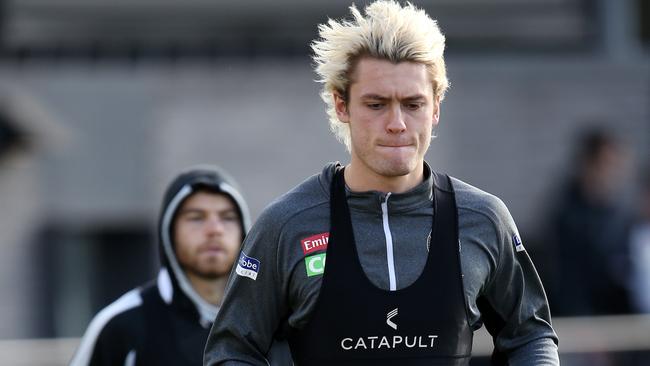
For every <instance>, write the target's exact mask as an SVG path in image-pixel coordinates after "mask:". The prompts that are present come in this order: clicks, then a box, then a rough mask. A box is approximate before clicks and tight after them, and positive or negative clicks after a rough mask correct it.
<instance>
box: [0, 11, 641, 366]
mask: <svg viewBox="0 0 650 366" xmlns="http://www.w3.org/2000/svg"><path fill="white" fill-rule="evenodd" d="M414 3H415V4H416V5H418V6H420V7H422V8H424V9H426V10H427V12H428V13H429V14H430V15H431V16H432V17H433V18H436V19H438V21H439V24H440V26H441V28H442V30H443V32H444V33H445V35H446V37H447V53H446V55H447V57H446V58H447V66H448V73H449V79H450V81H451V89H450V90H449V93H448V94H447V98H446V99H445V101H444V102H443V104H442V116H441V123H440V127H439V130H438V136H439V137H438V138H437V139H435V140H434V142H433V143H432V147H431V149H430V151H429V153H428V154H427V161H429V163H430V164H431V165H432V166H433V167H434V169H437V170H440V171H443V172H447V173H449V174H451V175H454V176H456V177H458V178H460V179H463V180H465V181H467V182H469V183H471V184H473V185H476V186H478V187H480V188H482V189H484V190H486V191H488V192H491V193H493V194H496V195H498V196H499V197H500V198H502V199H503V201H504V202H505V203H506V205H507V206H508V207H509V209H510V211H511V213H512V215H513V216H514V218H515V220H516V222H517V224H518V227H519V230H520V232H521V234H522V237H523V241H524V245H525V246H526V248H527V250H528V252H529V254H530V255H531V257H533V260H534V261H535V263H536V266H537V268H538V271H539V272H540V275H541V277H542V279H543V281H544V283H545V286H546V289H547V293H548V296H549V300H550V304H551V310H552V312H553V314H554V315H555V317H554V324H555V325H556V327H557V329H558V332H559V333H560V337H561V343H560V351H561V352H562V354H561V358H562V361H563V364H567V365H583V364H589V365H591V366H597V365H635V364H636V365H642V364H643V365H647V364H649V363H650V354H649V351H650V336H648V334H650V320H648V317H647V316H644V315H640V314H648V313H650V273H649V272H650V1H648V0H431V1H414ZM363 4H364V2H361V1H358V2H357V5H358V6H359V7H362V6H363ZM349 5H350V0H345V1H343V0H316V1H314V0H312V1H304V2H302V1H289V0H276V1H273V2H268V1H253V0H249V1H244V0H242V1H218V0H185V1H182V2H179V1H172V0H128V1H127V0H111V1H108V0H13V1H10V0H3V1H0V250H1V253H2V254H1V255H0V291H1V293H2V295H1V296H0V360H2V364H7V365H10V364H20V365H23V364H24V365H28V364H34V365H45V364H51V365H60V364H65V363H67V361H68V360H69V358H70V357H71V355H72V352H73V351H74V348H75V347H76V345H77V342H78V338H77V337H79V336H81V335H82V333H83V331H84V330H85V328H86V326H87V324H88V322H89V320H90V319H91V318H92V316H93V315H94V314H95V313H96V312H97V311H98V310H99V309H101V308H102V307H104V306H105V305H107V304H109V303H110V302H112V301H113V300H114V299H116V298H117V297H118V296H119V295H120V294H122V293H123V292H125V291H127V290H128V289H130V288H132V287H134V286H136V285H139V284H141V283H143V282H145V281H147V280H148V279H150V278H152V277H153V274H154V273H155V272H156V271H157V266H158V254H157V237H156V231H155V225H156V219H157V215H158V209H159V204H160V201H161V199H162V193H163V189H164V188H165V186H166V184H167V183H168V182H169V180H170V179H171V178H172V177H173V176H174V175H175V174H176V173H177V172H178V171H179V170H180V169H183V168H185V167H188V166H190V165H194V164H197V163H212V164H217V165H220V166H222V167H223V168H225V169H226V170H228V171H229V172H230V173H232V175H233V176H235V178H236V179H237V180H238V181H239V183H240V185H241V187H242V190H243V192H244V194H245V196H246V198H247V199H248V202H249V205H250V207H251V209H252V213H253V217H257V215H258V214H259V213H260V211H261V210H262V209H263V208H264V206H266V205H267V204H268V203H269V202H270V201H271V200H272V199H273V198H275V197H276V196H278V195H280V194H282V193H284V192H285V191H287V190H289V189H290V188H291V187H293V186H295V185H296V184H298V183H300V182H301V181H302V180H303V179H304V178H306V177H307V176H309V175H311V174H314V173H317V172H319V171H320V169H321V168H322V166H323V165H324V164H325V163H327V162H328V161H334V160H340V161H342V162H346V161H347V156H348V155H347V153H346V152H345V149H344V147H343V146H342V145H340V144H339V143H338V142H337V141H336V140H335V138H334V137H333V135H331V134H330V133H329V131H328V124H327V120H326V115H325V107H324V103H323V102H322V101H321V100H320V98H319V96H318V92H319V85H317V83H315V82H314V79H315V78H316V76H315V74H314V73H313V72H312V70H311V60H310V58H309V55H310V50H309V43H310V41H311V40H312V39H314V38H315V37H316V36H317V34H316V32H317V28H316V25H317V24H319V23H323V22H325V21H326V20H327V18H328V17H332V18H335V17H340V16H343V15H345V14H346V13H347V6H349ZM617 332H618V333H617ZM621 337H622V338H621ZM621 339H623V340H622V341H621ZM479 348H480V347H479ZM479 353H480V352H479ZM39 357H40V358H39ZM480 362H481V359H478V360H477V363H476V364H479V363H480Z"/></svg>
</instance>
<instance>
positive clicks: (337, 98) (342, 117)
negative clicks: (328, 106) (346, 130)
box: [332, 92, 350, 123]
mask: <svg viewBox="0 0 650 366" xmlns="http://www.w3.org/2000/svg"><path fill="white" fill-rule="evenodd" d="M332 97H333V98H334V109H336V116H337V117H338V118H339V121H341V122H343V123H348V122H350V113H349V112H348V104H347V103H346V101H345V99H344V98H343V97H342V96H341V94H339V93H338V92H334V93H332Z"/></svg>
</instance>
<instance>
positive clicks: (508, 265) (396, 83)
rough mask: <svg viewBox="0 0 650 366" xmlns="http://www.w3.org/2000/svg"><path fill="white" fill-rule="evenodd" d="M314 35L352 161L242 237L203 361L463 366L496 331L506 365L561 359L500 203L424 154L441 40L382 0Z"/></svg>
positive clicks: (303, 188) (428, 24) (433, 113)
mask: <svg viewBox="0 0 650 366" xmlns="http://www.w3.org/2000/svg"><path fill="white" fill-rule="evenodd" d="M351 13H352V14H351V17H350V18H349V19H346V20H344V21H337V20H329V22H328V23H327V24H323V25H321V26H320V27H319V31H320V37H321V38H320V39H318V40H316V41H315V42H313V43H312V48H313V50H314V53H315V56H314V61H315V64H316V72H317V73H318V76H319V80H320V81H321V82H323V83H324V88H323V92H322V97H323V99H324V100H325V102H326V103H327V106H328V112H329V116H330V125H331V127H332V129H333V131H334V132H335V133H336V134H337V136H338V137H339V139H340V140H341V141H343V142H344V143H345V144H346V146H347V148H348V150H349V152H350V154H351V158H350V162H349V164H347V165H346V166H343V165H341V164H337V163H331V164H328V165H326V166H325V168H324V169H323V170H322V172H321V173H320V174H317V175H314V176H312V177H310V178H308V179H307V180H306V181H305V182H303V183H302V184H300V185H298V186H297V187H296V188H294V189H293V190H291V191H290V192H288V193H287V194H285V195H283V196H282V197H280V198H279V199H277V200H276V201H274V202H273V203H272V204H271V205H270V206H269V207H267V208H266V209H265V210H264V212H263V213H262V214H261V215H260V217H259V219H258V220H257V222H256V224H255V225H254V227H253V228H252V229H251V231H250V233H249V234H248V236H247V237H246V240H245V242H244V244H243V248H242V252H241V256H240V259H239V261H238V264H237V270H236V275H233V276H232V277H231V278H230V280H229V283H228V286H227V290H226V295H225V298H224V301H223V303H222V307H221V310H220V311H219V314H218V315H217V319H216V321H215V323H214V325H213V327H212V331H211V333H210V336H209V338H208V342H207V345H206V353H205V356H204V364H205V365H266V364H267V359H266V357H265V353H266V350H267V349H268V347H269V346H270V344H271V342H272V341H273V339H274V338H277V337H278V336H280V337H286V338H287V339H288V341H289V344H290V348H291V354H292V357H293V361H294V363H295V365H298V366H303V365H309V366H326V365H339V366H341V365H343V366H345V365H350V366H351V365H354V366H360V365H361V366H362V365H373V366H377V365H379V366H381V365H467V364H468V363H469V360H470V356H471V347H472V333H473V331H474V330H476V329H478V328H480V327H481V326H482V324H485V325H486V327H487V329H488V331H489V332H490V333H491V334H492V336H493V337H494V345H495V352H494V354H493V361H494V363H496V364H508V365H559V361H558V353H557V341H558V340H557V336H556V334H555V332H554V330H553V328H552V327H551V317H550V311H549V307H548V303H547V300H546V295H545V293H544V289H543V287H542V284H541V282H540V280H539V277H538V276H537V273H536V271H535V268H534V267H533V264H532V262H531V260H530V258H529V256H528V254H527V252H526V250H525V248H524V245H523V242H522V240H521V239H520V237H519V233H518V231H517V228H516V226H515V224H514V221H513V219H512V217H511V216H510V214H509V212H508V210H507V208H506V207H505V205H504V204H503V202H502V201H501V200H499V199H498V198H497V197H495V196H493V195H490V194H488V193H486V192H483V191H481V190H479V189H478V188H475V187H473V186H471V185H469V184H467V183H464V182H462V181H460V180H458V179H455V178H450V177H448V176H446V175H444V174H441V173H438V172H435V171H433V170H432V169H431V167H430V166H429V165H428V164H427V163H426V162H425V161H424V154H425V152H426V151H427V149H428V147H429V144H430V141H431V138H432V135H433V134H432V132H433V128H434V127H435V126H436V125H437V124H438V121H439V117H440V102H441V100H442V98H443V96H444V92H445V90H446V89H447V85H448V82H447V78H446V73H445V64H444V59H443V49H444V36H443V35H442V33H441V32H440V30H439V28H438V26H437V24H436V22H435V21H434V20H432V19H431V18H430V17H429V16H428V15H427V14H426V13H425V12H424V11H422V10H419V9H417V8H415V7H414V6H413V5H411V4H406V5H405V6H401V5H400V4H398V3H397V2H395V1H376V2H373V3H371V4H370V5H368V6H367V7H366V8H365V14H361V12H359V11H358V10H357V9H356V7H354V6H352V7H351Z"/></svg>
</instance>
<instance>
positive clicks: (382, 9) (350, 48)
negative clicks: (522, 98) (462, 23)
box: [311, 0, 449, 151]
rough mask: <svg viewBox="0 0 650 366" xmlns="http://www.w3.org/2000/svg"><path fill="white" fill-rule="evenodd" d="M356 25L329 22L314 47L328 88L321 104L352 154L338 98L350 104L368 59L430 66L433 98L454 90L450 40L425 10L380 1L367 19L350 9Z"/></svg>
mask: <svg viewBox="0 0 650 366" xmlns="http://www.w3.org/2000/svg"><path fill="white" fill-rule="evenodd" d="M350 13H351V15H352V19H351V20H341V21H337V20H333V19H329V20H328V22H327V23H326V24H320V25H319V26H318V31H319V36H320V37H319V39H317V40H315V41H313V42H312V44H311V48H312V50H313V52H314V55H313V59H314V62H315V70H316V73H317V74H318V79H317V81H318V82H320V83H323V88H322V90H321V98H322V99H323V100H324V101H325V103H326V104H327V114H328V117H329V123H330V129H331V130H332V132H333V133H334V135H335V136H336V137H337V139H338V140H339V141H341V142H342V143H343V144H345V146H346V147H347V149H348V151H349V150H350V127H349V125H348V124H347V123H342V122H341V121H339V119H338V117H337V115H336V109H335V105H334V98H333V94H334V93H338V94H339V95H341V96H342V97H343V98H344V99H345V100H346V101H347V100H348V91H349V87H350V83H351V73H352V71H353V69H354V67H355V64H356V62H357V61H358V60H359V58H361V57H363V56H369V57H374V58H378V59H385V60H389V61H391V62H393V63H398V62H402V61H411V62H417V63H421V64H424V65H426V67H427V69H428V71H429V75H430V76H431V81H432V83H433V92H434V96H435V97H437V98H439V100H442V99H443V98H444V95H445V92H446V90H447V88H448V87H449V81H448V80H447V72H446V70H445V60H444V57H443V52H444V49H445V36H444V35H443V34H442V33H441V32H440V28H438V24H437V22H436V21H435V20H433V19H431V18H430V17H429V16H428V15H427V14H426V13H425V12H424V10H421V9H418V8H416V7H415V6H413V5H412V4H411V3H406V5H405V6H403V7H402V6H401V5H400V4H399V3H397V2H396V1H393V0H379V1H375V2H374V3H372V4H370V5H368V6H367V7H366V8H365V16H364V15H362V14H361V12H359V10H357V8H356V6H355V5H354V4H352V6H350Z"/></svg>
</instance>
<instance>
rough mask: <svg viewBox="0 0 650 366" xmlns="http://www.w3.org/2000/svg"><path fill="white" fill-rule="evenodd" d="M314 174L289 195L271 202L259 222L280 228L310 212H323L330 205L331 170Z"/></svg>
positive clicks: (294, 188)
mask: <svg viewBox="0 0 650 366" xmlns="http://www.w3.org/2000/svg"><path fill="white" fill-rule="evenodd" d="M331 166H332V164H328V165H327V166H326V167H325V168H324V169H323V172H321V173H319V174H314V175H312V176H310V177H308V178H307V179H305V180H304V181H303V182H302V183H300V184H298V185H297V186H295V187H293V188H292V189H291V190H289V191H288V192H287V193H285V194H283V195H282V196H280V197H278V198H277V199H275V200H274V201H273V202H271V203H270V204H269V205H268V206H267V207H266V208H265V209H264V210H263V211H262V213H261V214H260V217H259V218H258V222H259V223H261V224H263V225H265V226H267V225H274V226H275V227H280V226H283V225H285V224H287V223H288V222H290V221H292V220H295V219H301V220H302V218H303V217H304V215H309V213H310V211H321V210H323V207H325V206H327V205H328V204H329V180H330V179H331V177H330V176H329V169H331Z"/></svg>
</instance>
